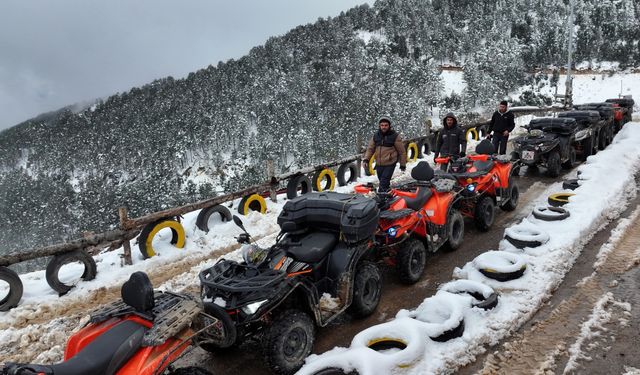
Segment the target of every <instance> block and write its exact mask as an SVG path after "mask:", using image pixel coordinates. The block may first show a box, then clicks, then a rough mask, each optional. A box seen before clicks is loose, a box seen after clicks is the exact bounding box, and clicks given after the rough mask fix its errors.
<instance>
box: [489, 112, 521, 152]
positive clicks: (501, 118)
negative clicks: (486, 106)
mask: <svg viewBox="0 0 640 375" xmlns="http://www.w3.org/2000/svg"><path fill="white" fill-rule="evenodd" d="M507 105H508V104H507V101H506V100H503V101H501V102H500V105H499V106H498V110H497V111H495V112H494V113H493V116H491V122H490V123H489V131H488V132H487V134H488V135H487V138H491V137H493V138H492V139H491V143H493V148H494V150H496V151H497V152H498V153H499V154H500V155H504V154H506V153H507V141H508V140H509V133H511V132H512V131H513V128H515V127H516V123H515V116H514V115H513V113H512V112H511V111H509V109H508V108H507ZM491 132H493V134H491ZM498 146H499V148H498Z"/></svg>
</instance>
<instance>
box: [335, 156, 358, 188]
mask: <svg viewBox="0 0 640 375" xmlns="http://www.w3.org/2000/svg"><path fill="white" fill-rule="evenodd" d="M347 170H349V172H350V173H351V176H350V177H349V180H347V179H345V173H346V172H347ZM336 179H337V180H338V186H345V185H348V184H350V183H352V182H356V181H358V166H357V165H356V163H354V162H351V163H343V164H340V167H338V173H337V174H336Z"/></svg>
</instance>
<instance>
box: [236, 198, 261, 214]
mask: <svg viewBox="0 0 640 375" xmlns="http://www.w3.org/2000/svg"><path fill="white" fill-rule="evenodd" d="M249 211H258V212H260V213H261V214H264V213H265V212H267V202H266V201H265V200H264V198H263V197H262V196H261V195H260V194H251V195H247V196H246V197H244V198H242V199H241V200H240V203H239V204H238V213H239V214H240V215H246V214H248V213H249Z"/></svg>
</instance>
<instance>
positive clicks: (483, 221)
mask: <svg viewBox="0 0 640 375" xmlns="http://www.w3.org/2000/svg"><path fill="white" fill-rule="evenodd" d="M495 210H496V204H495V203H494V202H493V198H491V197H490V196H488V195H484V196H483V197H481V198H480V200H479V201H478V203H477V204H476V209H475V213H474V218H473V219H474V221H475V223H476V227H478V229H480V230H481V231H483V232H486V231H488V230H489V228H491V225H493V219H494V218H495V216H496V213H495Z"/></svg>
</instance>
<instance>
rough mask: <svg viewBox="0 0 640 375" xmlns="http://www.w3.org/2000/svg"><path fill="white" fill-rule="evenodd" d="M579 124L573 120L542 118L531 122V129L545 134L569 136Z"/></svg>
mask: <svg viewBox="0 0 640 375" xmlns="http://www.w3.org/2000/svg"><path fill="white" fill-rule="evenodd" d="M577 127H578V124H577V123H576V120H574V119H572V118H554V117H541V118H534V119H533V120H531V121H530V122H529V129H540V130H543V131H545V132H550V133H556V134H562V135H569V134H571V133H573V132H575V130H576V128H577Z"/></svg>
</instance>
